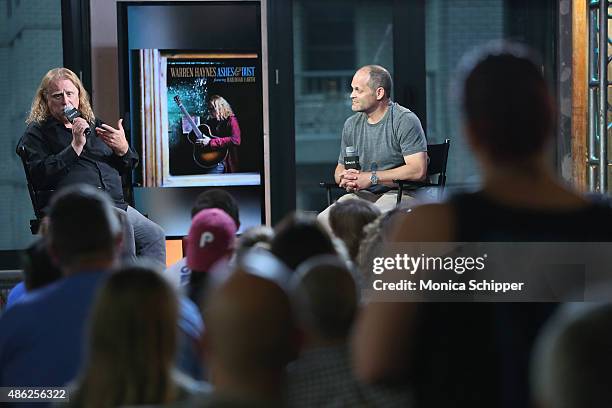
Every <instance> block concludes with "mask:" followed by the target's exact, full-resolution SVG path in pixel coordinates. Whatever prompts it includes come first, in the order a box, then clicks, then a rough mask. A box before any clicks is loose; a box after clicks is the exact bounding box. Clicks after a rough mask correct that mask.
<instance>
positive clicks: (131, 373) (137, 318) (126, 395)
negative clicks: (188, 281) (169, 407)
mask: <svg viewBox="0 0 612 408" xmlns="http://www.w3.org/2000/svg"><path fill="white" fill-rule="evenodd" d="M177 319H178V301H177V297H176V295H175V293H174V290H173V289H172V288H171V287H170V286H169V284H168V283H167V282H166V281H165V280H164V278H163V277H162V276H161V275H160V274H159V273H158V272H156V271H155V269H154V267H152V266H146V265H144V264H141V265H135V266H128V267H124V268H123V269H121V270H119V271H117V272H115V273H113V274H112V275H111V276H110V277H109V278H108V280H107V281H106V283H105V284H104V286H103V287H102V288H101V290H100V292H99V295H98V298H97V301H96V303H95V306H94V309H93V312H92V315H91V327H90V338H89V347H90V349H89V360H88V362H87V364H86V365H85V369H84V372H83V373H82V377H81V378H80V380H79V387H78V390H77V392H76V394H75V395H74V398H75V400H76V401H77V403H78V406H84V407H99V408H103V407H104V408H107V407H108V408H110V407H116V406H123V405H139V404H159V405H162V404H166V403H170V402H174V401H175V400H176V399H177V398H178V389H177V387H176V384H175V381H174V380H173V376H172V370H173V365H174V356H175V350H176V347H177Z"/></svg>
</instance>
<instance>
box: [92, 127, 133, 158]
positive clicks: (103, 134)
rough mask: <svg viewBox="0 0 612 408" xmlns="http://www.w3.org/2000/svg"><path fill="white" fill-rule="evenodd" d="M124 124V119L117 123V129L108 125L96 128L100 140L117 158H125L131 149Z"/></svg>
mask: <svg viewBox="0 0 612 408" xmlns="http://www.w3.org/2000/svg"><path fill="white" fill-rule="evenodd" d="M122 122H123V119H119V121H118V122H117V129H115V128H114V127H112V126H109V125H107V124H106V123H103V124H102V125H101V126H100V127H97V128H96V133H97V134H98V136H99V137H100V139H102V140H103V141H104V143H106V144H107V145H108V147H110V148H111V149H112V150H113V152H114V153H115V154H116V155H117V156H123V155H124V154H126V153H127V151H128V149H129V146H128V142H127V139H126V138H125V131H124V130H123V124H122Z"/></svg>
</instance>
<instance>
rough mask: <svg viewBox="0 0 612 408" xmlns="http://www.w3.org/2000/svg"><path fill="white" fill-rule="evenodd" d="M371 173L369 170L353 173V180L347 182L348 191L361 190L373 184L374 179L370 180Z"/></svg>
mask: <svg viewBox="0 0 612 408" xmlns="http://www.w3.org/2000/svg"><path fill="white" fill-rule="evenodd" d="M370 176H371V174H370V173H369V172H365V173H361V172H358V173H357V174H354V175H352V177H351V180H348V181H347V182H346V187H345V189H346V191H359V190H363V189H365V188H368V187H370V186H371V185H372V181H370Z"/></svg>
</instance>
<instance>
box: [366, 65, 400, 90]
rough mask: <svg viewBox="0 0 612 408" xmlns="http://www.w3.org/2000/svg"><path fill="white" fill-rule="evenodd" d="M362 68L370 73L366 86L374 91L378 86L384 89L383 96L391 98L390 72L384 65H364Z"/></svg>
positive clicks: (391, 82) (391, 81)
mask: <svg viewBox="0 0 612 408" xmlns="http://www.w3.org/2000/svg"><path fill="white" fill-rule="evenodd" d="M362 69H367V70H368V71H369V73H370V80H369V81H368V86H369V87H370V88H372V90H374V91H376V89H378V88H382V89H384V90H385V97H387V98H391V90H392V89H393V79H391V74H390V73H389V71H387V69H386V68H385V67H382V66H380V65H366V66H365V67H363V68H362Z"/></svg>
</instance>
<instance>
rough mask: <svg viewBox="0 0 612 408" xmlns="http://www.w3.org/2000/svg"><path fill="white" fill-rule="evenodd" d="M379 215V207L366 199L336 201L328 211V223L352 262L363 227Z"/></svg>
mask: <svg viewBox="0 0 612 408" xmlns="http://www.w3.org/2000/svg"><path fill="white" fill-rule="evenodd" d="M379 215H380V209H379V208H378V207H376V206H375V205H374V204H372V203H371V202H369V201H366V200H346V201H342V202H338V203H336V205H334V206H332V207H331V209H330V211H329V225H330V226H331V230H332V232H333V234H334V235H335V236H336V237H338V238H340V239H341V240H342V241H343V242H344V244H345V245H346V248H347V249H348V251H349V255H350V257H351V260H352V261H353V262H356V260H357V253H358V251H359V244H360V243H361V240H362V239H363V237H364V231H363V229H364V227H365V226H366V225H368V224H369V223H371V222H372V221H374V220H375V219H376V217H378V216H379Z"/></svg>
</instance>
